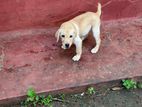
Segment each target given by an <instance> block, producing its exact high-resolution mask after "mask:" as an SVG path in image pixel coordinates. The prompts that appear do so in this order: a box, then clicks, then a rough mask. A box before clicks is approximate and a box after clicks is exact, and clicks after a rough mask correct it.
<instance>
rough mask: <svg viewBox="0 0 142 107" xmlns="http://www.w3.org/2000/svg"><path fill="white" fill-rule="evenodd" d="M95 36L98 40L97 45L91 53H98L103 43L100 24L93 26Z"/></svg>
mask: <svg viewBox="0 0 142 107" xmlns="http://www.w3.org/2000/svg"><path fill="white" fill-rule="evenodd" d="M92 32H93V37H94V38H95V40H96V46H95V47H94V48H93V49H92V50H91V53H97V52H98V50H99V47H100V44H101V38H100V24H99V25H98V26H94V27H93V28H92Z"/></svg>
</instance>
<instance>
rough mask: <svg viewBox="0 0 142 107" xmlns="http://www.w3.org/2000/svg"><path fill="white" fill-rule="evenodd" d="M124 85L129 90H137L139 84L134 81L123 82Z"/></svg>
mask: <svg viewBox="0 0 142 107" xmlns="http://www.w3.org/2000/svg"><path fill="white" fill-rule="evenodd" d="M122 83H123V84H122V85H123V86H124V87H125V88H126V89H127V90H129V89H135V88H137V82H136V81H134V80H132V79H126V80H122Z"/></svg>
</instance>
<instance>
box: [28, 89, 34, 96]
mask: <svg viewBox="0 0 142 107" xmlns="http://www.w3.org/2000/svg"><path fill="white" fill-rule="evenodd" d="M27 96H28V97H35V96H36V92H35V90H34V89H33V88H29V89H28V92H27Z"/></svg>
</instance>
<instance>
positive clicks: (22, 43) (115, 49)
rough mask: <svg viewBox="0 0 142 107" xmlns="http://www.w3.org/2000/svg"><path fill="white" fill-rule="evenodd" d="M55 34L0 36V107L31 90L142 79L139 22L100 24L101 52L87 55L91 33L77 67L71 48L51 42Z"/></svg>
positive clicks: (27, 31) (30, 32) (29, 32)
mask: <svg viewBox="0 0 142 107" xmlns="http://www.w3.org/2000/svg"><path fill="white" fill-rule="evenodd" d="M56 30H57V28H49V29H48V30H47V29H46V28H39V29H37V28H36V29H25V30H19V31H18V30H16V31H9V32H1V33H0V34H1V36H0V46H1V56H2V57H1V60H0V63H1V65H3V71H0V92H1V94H0V102H2V101H3V100H5V99H7V98H9V99H10V98H15V97H18V96H23V95H25V94H26V90H27V89H28V88H29V87H31V86H32V87H34V88H35V89H36V91H37V92H39V93H40V92H49V91H55V90H60V89H70V88H72V87H79V86H85V85H89V84H96V83H100V82H106V81H111V80H116V79H122V78H127V77H135V76H142V36H141V35H142V18H130V19H123V20H114V21H107V22H103V23H102V28H101V30H102V31H101V38H102V44H101V48H100V51H99V52H98V53H97V54H91V52H90V50H91V48H92V47H93V46H94V39H93V38H92V37H91V34H90V36H89V38H87V40H85V41H84V44H83V55H82V58H81V60H80V61H79V62H73V61H72V60H71V58H72V57H73V55H74V54H75V48H74V47H72V49H70V50H66V51H65V50H62V49H61V48H60V43H56V39H55V37H54V33H55V31H56ZM1 68H2V66H1Z"/></svg>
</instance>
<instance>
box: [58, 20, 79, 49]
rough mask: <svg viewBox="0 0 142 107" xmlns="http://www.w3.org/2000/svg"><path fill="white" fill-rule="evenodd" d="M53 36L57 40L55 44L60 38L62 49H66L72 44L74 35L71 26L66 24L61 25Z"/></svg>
mask: <svg viewBox="0 0 142 107" xmlns="http://www.w3.org/2000/svg"><path fill="white" fill-rule="evenodd" d="M55 36H56V38H57V42H58V41H59V38H61V41H62V48H63V49H68V48H70V47H71V45H72V44H73V41H74V38H75V36H76V33H75V29H74V27H73V25H72V24H71V23H69V22H66V23H64V24H62V25H61V27H60V28H59V29H58V31H57V32H56V34H55Z"/></svg>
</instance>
